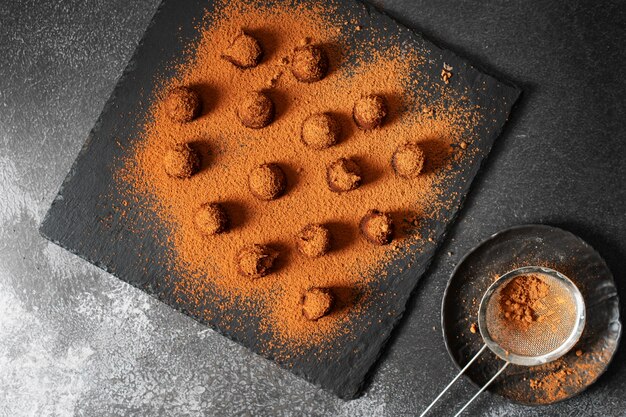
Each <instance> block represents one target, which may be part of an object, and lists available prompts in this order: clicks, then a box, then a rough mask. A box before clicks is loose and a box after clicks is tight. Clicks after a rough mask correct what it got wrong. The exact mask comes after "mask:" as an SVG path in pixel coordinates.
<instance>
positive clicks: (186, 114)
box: [165, 87, 202, 123]
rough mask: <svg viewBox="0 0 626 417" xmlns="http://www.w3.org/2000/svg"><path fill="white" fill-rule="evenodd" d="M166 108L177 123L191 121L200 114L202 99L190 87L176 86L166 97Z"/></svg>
mask: <svg viewBox="0 0 626 417" xmlns="http://www.w3.org/2000/svg"><path fill="white" fill-rule="evenodd" d="M165 110H166V111H167V114H168V115H169V117H170V119H172V120H173V121H175V122H177V123H186V122H190V121H192V120H193V119H195V118H196V117H198V116H200V113H201V112H202V100H201V99H200V95H199V94H198V93H197V92H196V91H194V90H192V89H191V88H189V87H176V88H174V89H173V90H171V91H170V92H169V94H168V95H167V97H166V98H165Z"/></svg>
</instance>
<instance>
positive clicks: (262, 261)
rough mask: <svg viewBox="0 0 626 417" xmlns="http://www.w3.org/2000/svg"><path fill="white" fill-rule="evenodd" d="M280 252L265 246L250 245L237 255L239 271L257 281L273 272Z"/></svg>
mask: <svg viewBox="0 0 626 417" xmlns="http://www.w3.org/2000/svg"><path fill="white" fill-rule="evenodd" d="M276 258H278V252H277V251H275V250H274V249H272V248H270V247H268V246H265V245H257V244H255V245H250V246H246V247H244V248H242V249H241V250H240V251H239V252H238V253H237V271H238V272H239V273H240V274H241V275H243V276H246V277H249V278H252V279H256V278H261V277H264V276H266V275H267V274H269V273H270V272H272V268H273V267H274V262H275V261H276Z"/></svg>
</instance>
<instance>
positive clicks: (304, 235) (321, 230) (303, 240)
mask: <svg viewBox="0 0 626 417" xmlns="http://www.w3.org/2000/svg"><path fill="white" fill-rule="evenodd" d="M330 245H331V234H330V231H329V230H328V229H327V228H326V227H325V226H323V225H321V224H308V225H306V226H305V227H304V228H303V229H302V231H300V234H299V235H298V239H297V246H298V250H299V251H300V252H301V253H302V254H304V255H306V256H308V257H310V258H319V257H320V256H323V255H325V254H326V253H327V252H328V251H329V250H330Z"/></svg>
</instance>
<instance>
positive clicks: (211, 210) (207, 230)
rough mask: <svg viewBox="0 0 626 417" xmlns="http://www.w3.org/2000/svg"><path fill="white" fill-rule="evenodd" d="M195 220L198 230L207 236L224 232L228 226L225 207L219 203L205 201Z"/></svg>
mask: <svg viewBox="0 0 626 417" xmlns="http://www.w3.org/2000/svg"><path fill="white" fill-rule="evenodd" d="M194 221H195V223H196V227H197V228H198V230H200V232H201V233H202V234H203V235H205V236H212V235H215V234H218V233H222V232H224V231H226V229H227V228H228V216H227V215H226V211H225V210H224V207H222V206H221V205H220V204H218V203H205V204H203V205H202V206H200V208H199V209H198V211H197V212H196V216H195V217H194Z"/></svg>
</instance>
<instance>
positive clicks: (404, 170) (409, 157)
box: [391, 143, 426, 178]
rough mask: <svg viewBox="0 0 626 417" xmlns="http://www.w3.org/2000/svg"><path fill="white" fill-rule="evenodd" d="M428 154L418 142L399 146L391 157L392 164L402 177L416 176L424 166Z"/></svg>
mask: <svg viewBox="0 0 626 417" xmlns="http://www.w3.org/2000/svg"><path fill="white" fill-rule="evenodd" d="M425 160H426V156H425V155H424V151H422V148H420V146H419V145H418V144H417V143H405V144H404V145H400V146H398V148H397V149H396V151H395V152H394V153H393V156H392V158H391V166H392V167H393V169H394V171H396V174H398V176H400V177H402V178H415V177H417V176H418V175H419V174H420V173H421V172H422V169H423V168H424V161H425Z"/></svg>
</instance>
